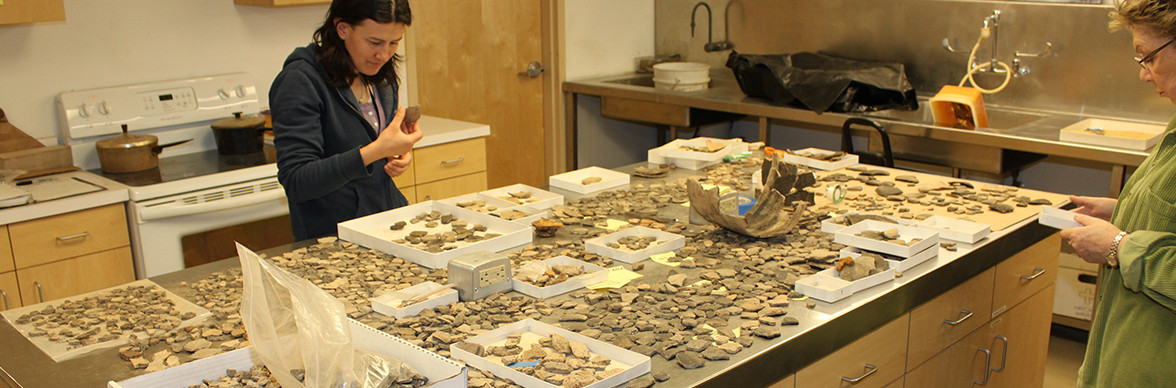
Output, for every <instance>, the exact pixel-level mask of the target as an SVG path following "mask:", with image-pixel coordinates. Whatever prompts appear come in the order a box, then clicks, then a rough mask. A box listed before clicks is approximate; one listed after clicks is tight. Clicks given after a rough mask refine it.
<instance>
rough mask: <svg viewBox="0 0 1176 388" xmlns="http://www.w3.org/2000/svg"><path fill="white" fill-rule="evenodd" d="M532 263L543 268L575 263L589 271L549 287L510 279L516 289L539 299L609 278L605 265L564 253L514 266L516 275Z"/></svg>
mask: <svg viewBox="0 0 1176 388" xmlns="http://www.w3.org/2000/svg"><path fill="white" fill-rule="evenodd" d="M530 265H536V266H539V267H543V268H549V267H551V266H554V265H574V266H577V267H580V268H582V269H584V271H585V272H587V273H585V274H583V275H580V276H576V277H573V278H570V279H568V280H565V281H563V282H562V283H559V284H554V285H550V286H547V287H539V286H536V285H534V284H531V283H527V282H524V281H522V280H518V279H515V278H511V279H510V281H511V283H513V284H514V290H515V291H518V292H521V293H523V294H526V295H529V296H531V297H534V298H539V299H547V298H551V297H554V296H556V295H560V294H563V293H566V292H570V291H575V290H577V289H580V288H584V287H585V286H587V285H589V284H596V283H600V282H603V281H605V280H608V271H607V270H605V268H604V267H601V266H599V265H594V264H588V263H585V262H583V261H580V260H576V259H573V258H571V257H567V256H563V255H560V256H556V257H552V258H550V259H547V260H543V261H533V262H530V263H527V264H524V265H523V266H521V267H518V268H514V275H515V276H518V274H519V272H520V271H525V270H527V267H528V266H530Z"/></svg>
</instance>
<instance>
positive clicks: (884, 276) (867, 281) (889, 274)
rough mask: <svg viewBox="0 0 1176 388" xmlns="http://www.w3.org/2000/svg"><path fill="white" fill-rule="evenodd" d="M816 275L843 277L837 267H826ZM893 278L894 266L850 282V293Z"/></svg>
mask: <svg viewBox="0 0 1176 388" xmlns="http://www.w3.org/2000/svg"><path fill="white" fill-rule="evenodd" d="M859 256H860V255H859ZM886 264H887V265H889V264H890V262H889V261H887V262H886ZM814 276H828V277H831V278H837V279H841V273H840V272H838V271H837V268H836V267H834V268H826V269H825V270H823V271H821V272H817V273H816V274H815V275H814ZM841 280H845V279H841ZM891 280H894V267H893V266H891V267H890V268H888V269H886V270H885V271H882V272H879V273H876V274H873V275H870V276H866V277H864V278H861V279H858V280H854V281H851V282H849V293H850V294H854V293H858V292H860V291H862V290H865V289H867V288H870V287H874V286H877V285H879V284H882V283H886V282H888V281H891ZM847 281H848V280H847Z"/></svg>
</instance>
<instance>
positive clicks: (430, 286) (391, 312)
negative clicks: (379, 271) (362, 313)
mask: <svg viewBox="0 0 1176 388" xmlns="http://www.w3.org/2000/svg"><path fill="white" fill-rule="evenodd" d="M442 287H445V286H444V285H441V284H437V283H435V282H424V283H421V284H417V285H415V286H412V287H409V288H405V289H403V290H400V291H395V292H389V293H386V294H383V295H380V296H377V297H375V298H372V310H375V311H376V312H377V313H380V314H384V315H387V316H390V317H393V318H404V317H407V316H412V315H417V313H419V312H421V310H424V309H433V308H435V307H437V306H441V305H446V304H450V303H455V302H457V290H455V289H452V288H450V289H448V290H445V291H441V292H440V293H438V294H437V295H433V296H432V297H429V299H425V300H423V301H420V302H417V303H413V304H411V305H408V306H405V307H404V308H400V304H401V303H403V302H404V301H405V300H409V299H413V298H418V297H420V296H421V295H425V294H428V293H430V292H433V291H437V290H439V289H441V288H442Z"/></svg>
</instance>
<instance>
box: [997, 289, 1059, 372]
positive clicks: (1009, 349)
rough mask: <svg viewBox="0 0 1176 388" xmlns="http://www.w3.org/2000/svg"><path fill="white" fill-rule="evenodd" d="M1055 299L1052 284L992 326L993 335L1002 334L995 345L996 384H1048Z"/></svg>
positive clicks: (1014, 308)
mask: <svg viewBox="0 0 1176 388" xmlns="http://www.w3.org/2000/svg"><path fill="white" fill-rule="evenodd" d="M1053 299H1054V285H1053V284H1051V285H1049V286H1048V287H1046V288H1045V289H1043V290H1041V291H1038V292H1037V294H1036V295H1033V296H1032V297H1030V298H1029V299H1026V300H1025V301H1024V302H1022V303H1021V304H1019V305H1017V306H1016V307H1013V308H1012V309H1010V310H1009V312H1008V313H1005V314H1004V315H1003V316H1000V317H997V318H996V319H994V320H993V321H992V323H991V324H990V325H989V326H991V328H992V330H991V331H992V333H993V334H994V336H1000V337H1001V338H995V337H994V342H993V345H992V347H993V349H992V353H993V354H992V362H993V365H992V368H993V369H994V371H993V372H992V374H991V377H990V378H991V380H992V386H993V387H1041V386H1042V384H1044V383H1045V358H1046V353H1048V352H1049V328H1050V318H1051V317H1052V312H1053ZM1002 338H1003V339H1002ZM1001 366H1003V367H1004V369H1003V370H1001V369H1000V367H1001ZM997 370H999V371H997ZM1075 378H1077V377H1076V376H1075Z"/></svg>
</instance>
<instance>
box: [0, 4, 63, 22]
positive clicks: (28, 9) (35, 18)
mask: <svg viewBox="0 0 1176 388" xmlns="http://www.w3.org/2000/svg"><path fill="white" fill-rule="evenodd" d="M62 20H65V3H64V0H3V1H0V25H3V24H21V23H36V22H51V21H62Z"/></svg>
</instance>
